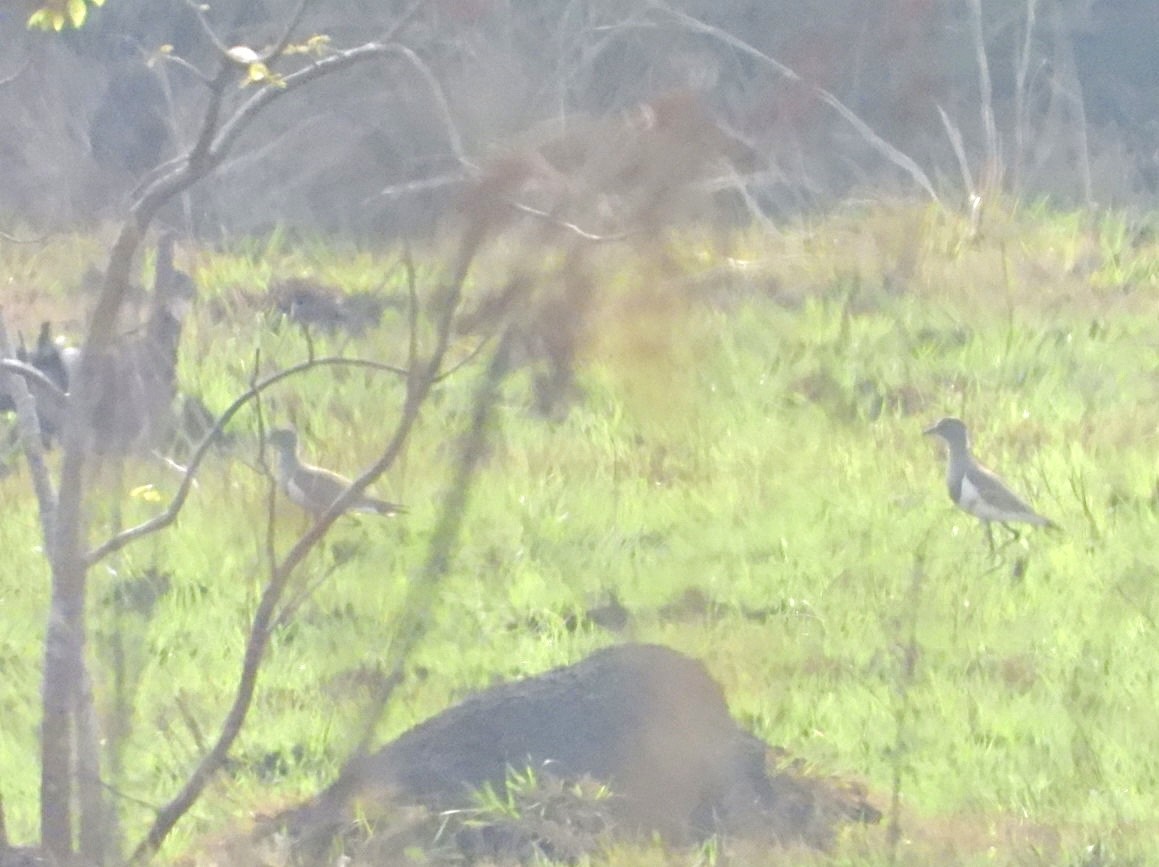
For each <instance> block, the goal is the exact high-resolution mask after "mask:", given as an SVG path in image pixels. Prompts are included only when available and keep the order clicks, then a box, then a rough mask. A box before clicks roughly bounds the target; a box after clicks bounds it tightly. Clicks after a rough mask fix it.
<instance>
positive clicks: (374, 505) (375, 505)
mask: <svg viewBox="0 0 1159 867" xmlns="http://www.w3.org/2000/svg"><path fill="white" fill-rule="evenodd" d="M366 505H367V506H369V507H370V508H371V509H372V510H374V512H375V513H377V514H379V515H386V516H387V517H390V516H391V515H405V514H406V506H400V505H399V504H398V503H388V502H387V501H386V500H375V499H370V498H367V501H366Z"/></svg>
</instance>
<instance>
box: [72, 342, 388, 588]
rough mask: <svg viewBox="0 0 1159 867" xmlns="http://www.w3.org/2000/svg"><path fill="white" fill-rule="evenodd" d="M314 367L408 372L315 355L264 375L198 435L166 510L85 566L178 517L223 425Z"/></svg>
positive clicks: (96, 552) (109, 543) (97, 551)
mask: <svg viewBox="0 0 1159 867" xmlns="http://www.w3.org/2000/svg"><path fill="white" fill-rule="evenodd" d="M315 367H362V368H368V369H371V370H381V371H385V372H387V373H393V374H397V375H398V376H404V377H405V376H406V375H407V372H406V371H405V370H403V369H401V368H398V367H393V366H391V365H389V364H382V363H381V362H377V361H370V360H368V359H365V358H339V357H326V358H315V359H311V360H309V361H304V362H302V363H301V364H295V365H294V366H292V367H287V368H286V369H285V370H281V371H278V372H277V373H275V374H272V375H270V376H268V377H266V378H265V379H263V380H260V381H259V382H257V383H255V384H254V385H252V386H251V387H250V388H249V389H248V390H247V391H246V392H245V393H244V394H242V395H241V396H240V397H238V398H236V399H235V400H234V401H233V403H231V404H230V405H229V406H228V407H227V408H226V410H225V412H223V413H222V414H221V415H220V416H218V418H217V421H215V422H214V424H213V427H212V428H210V429H209V432H208V433H206V434H205V436H204V437H202V438H201V442H200V443H198V445H197V448H196V449H194V452H193V457H192V458H191V459H190V461H189V463H188V464H187V466H186V468H185V472H184V474H183V476H182V478H181V484H180V485H179V486H178V488H177V492H176V493H175V494H174V495H173V499H172V500H170V501H169V505H168V506H166V507H165V509H164V510H163V511H162V512H160V513H158V514H156V515H154V516H153V517H152V518H149V519H148V520H147V521H144V522H142V523H140V524H138V525H136V526H135V527H129V528H128V529H126V530H122V531H121V532H119V533H117V534H116V535H115V536H112V537H110V538H109V539H107V540H105V541H104V542H103V543H101V544H100V545H98V546H97V547H96V548H94V549H93V550H91V551H90V552H89V553H88V554H87V555H86V557H85V566H86V568H91V567H92V566H94V565H96V564H97V563H99V562H100V561H101V560H103V559H104V558H105V557H108V556H109V555H110V554H113V553H115V552H117V551H120V550H121V549H122V548H124V547H125V546H126V545H128V544H130V543H132V542H135V541H136V540H138V539H142V538H144V537H145V536H149V535H152V534H153V533H156V532H157V531H158V530H163V529H165V528H166V527H168V526H169V525H170V524H172V523H173V522H174V521H176V520H177V516H178V515H180V514H181V509H182V508H183V507H184V505H185V501H186V500H187V499H188V497H189V492H190V491H191V490H192V489H193V483H194V479H195V478H196V476H197V471H198V470H199V469H200V467H201V463H202V461H203V460H205V456H206V455H207V454H208V453H209V449H210V448H211V447H212V445H213V443H214V441H215V440H216V439H217V438H218V437H219V436H220V435H221V434H222V433H223V432H224V431H225V428H226V426H227V425H228V424H229V423H230V421H231V420H232V419H233V417H234V416H235V415H237V414H238V413H239V412H240V411H241V410H242V409H243V408H244V407H245V406H246V404H248V403H249V402H250V401H252V400H254V399H255V398H257V397H258V396H259V395H261V394H262V392H264V391H266V390H267V389H269V388H271V387H272V386H274V385H277V384H278V383H279V382H281V381H282V380H284V379H288V378H289V377H292V376H296V375H298V374H300V373H302V372H303V371H306V370H311V369H312V368H315Z"/></svg>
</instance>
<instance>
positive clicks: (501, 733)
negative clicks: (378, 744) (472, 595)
mask: <svg viewBox="0 0 1159 867" xmlns="http://www.w3.org/2000/svg"><path fill="white" fill-rule="evenodd" d="M769 756H770V750H769V748H768V746H767V745H766V744H765V743H764V742H762V741H760V740H759V739H757V738H755V737H753V736H752V735H750V734H748V733H747V732H745V731H743V730H742V729H741V728H740V727H739V726H737V724H736V723H735V722H734V721H733V719H732V718H731V717H730V716H729V713H728V707H727V705H726V704H725V700H724V695H723V693H722V692H721V689H720V687H719V685H717V683H716V682H715V681H714V680H713V679H712V678H711V677H710V676H709V675H708V672H707V671H706V670H705V669H704V667H703V666H702V665H701V664H700V663H699V662H697V661H695V660H693V659H690V658H688V657H686V656H683V655H681V654H680V653H677V652H676V651H674V650H670V649H668V648H665V647H660V646H656V645H647V644H629V645H623V646H619V647H613V648H608V649H606V650H601V651H599V652H597V653H594V654H592V655H591V656H590V657H588V658H587V659H585V660H583V661H581V662H579V663H577V664H575V665H570V666H565V667H563V668H558V669H555V670H553V671H549V672H547V673H545V674H542V675H539V676H536V677H531V678H528V679H526V680H521V681H515V682H512V683H505V684H501V685H498V686H495V687H492V688H490V689H488V690H486V691H484V692H481V693H479V694H478V695H475V696H473V697H471V698H469V699H467V700H466V701H464V702H463V703H461V704H459V705H457V706H455V707H452V708H449V709H448V710H446V711H444V712H443V713H441V714H439V715H438V716H435V717H433V718H432V719H429V720H427V721H426V722H424V723H421V724H420V725H418V726H416V727H415V728H413V729H411V730H410V731H408V732H406V733H405V734H403V735H402V736H401V737H400V738H398V739H397V740H396V741H394V742H393V743H390V744H388V745H387V746H385V747H383V748H382V749H381V750H379V751H378V752H376V753H374V754H371V755H369V756H364V757H361V758H358V759H356V760H354V761H352V762H351V763H350V764H349V765H348V766H347V767H346V768H345V769H344V770H343V772H342V774H341V775H340V777H339V779H338V780H337V782H335V783H334V784H333V785H332V786H331V787H330V788H329V789H327V790H326V791H325V792H323V793H322V794H321V795H319V796H318V797H317V798H316V799H314V800H313V801H311V802H309V803H307V804H305V805H303V806H301V807H299V808H297V809H295V810H293V811H290V812H289V813H287V814H284V815H283V816H282V817H280V818H279V820H278V821H277V825H278V827H282V828H284V829H285V831H286V832H287V837H286V838H284V839H289V840H292V841H294V845H295V849H296V851H297V854H298V857H299V860H300V862H303V863H312V862H313V861H314V860H315V859H316V858H325V857H332V856H333V853H334V851H335V846H342V848H345V849H346V851H348V852H349V851H352V850H357V849H359V848H361V847H364V846H365V845H367V844H368V842H369V841H372V840H373V838H374V836H375V835H374V833H373V832H372V833H369V834H368V833H367V832H366V823H365V821H363V822H362V823H361V825H360V828H361V830H360V831H359V832H358V833H357V834H354V835H352V833H351V832H352V829H353V828H354V817H355V816H356V815H357V816H359V817H361V818H363V819H364V818H365V817H366V816H368V815H371V816H388V815H390V814H391V812H392V811H393V812H394V813H395V814H396V815H397V812H398V807H399V806H400V805H408V804H409V805H414V804H417V805H421V806H423V807H425V808H427V809H428V810H432V811H442V810H464V809H467V810H471V809H475V810H477V809H478V808H479V805H480V803H481V800H480V798H479V795H478V792H479V791H480V790H483V791H485V792H489V793H490V797H491V798H492V799H493V800H495V801H496V802H497V803H498V805H499V806H500V807H502V808H503V809H500V810H498V811H497V812H504V811H506V812H507V813H508V814H509V815H508V816H507V818H508V819H511V818H512V817H515V816H523V817H524V818H526V813H525V811H521V809H520V795H521V794H526V792H527V791H528V790H534V792H535V795H534V797H530V798H525V799H524V800H525V801H526V802H527V803H534V804H542V803H545V801H546V799H545V798H544V796H543V793H544V791H549V792H556V793H562V794H561V795H560V797H559V798H557V799H556V802H558V803H559V804H563V805H565V806H562V807H560V809H559V810H556V811H555V814H553V817H552V822H553V823H554V824H553V825H552V826H551V827H553V828H558V827H567V828H569V833H570V832H571V830H574V828H572V826H573V825H575V822H573V821H572V820H573V819H574V818H575V816H577V815H579V816H582V817H584V818H583V820H582V821H581V822H579V824H580V825H581V826H583V828H585V829H587V830H588V831H591V833H590V834H588V836H589V837H590V838H591V841H592V845H596V844H597V843H598V840H599V839H601V838H602V837H604V836H605V835H606V834H607V833H610V832H611V830H612V829H615V832H616V833H617V834H625V833H627V834H631V833H637V832H644V833H653V832H658V833H660V834H661V835H663V836H664V837H665V838H666V839H668V840H669V841H672V842H687V841H692V840H696V839H700V838H703V837H706V836H708V835H711V834H713V833H718V832H723V833H726V834H736V835H743V836H750V837H759V838H761V839H767V840H770V841H779V842H785V843H789V842H805V843H807V844H810V845H814V846H824V845H825V844H826V842H827V841H828V840H829V838H830V836H831V834H832V831H833V829H834V827H835V826H836V824H838V823H840V822H841V821H848V820H862V821H875V820H876V818H877V816H878V814H877V812H876V811H875V810H874V809H873V808H872V807H869V806H868V805H867V804H866V803H865V801H864V798H863V797H862V796H861V793H859V792H850V791H847V790H842V789H841V788H840V787H837V786H834V785H832V784H830V783H828V782H827V781H824V780H818V779H815V778H809V777H807V776H805V775H804V774H803V773H801V772H800V771H799V770H797V769H794V768H792V767H791V766H787V767H779V768H778V767H773V768H770V767H769V765H770V761H769ZM513 779H514V780H517V781H519V783H518V785H511V784H510V783H511V781H512V780H513ZM592 781H599V782H600V783H605V784H606V787H607V789H606V790H607V791H610V792H611V793H612V794H611V795H610V796H609V797H586V796H584V795H583V793H591V792H592V791H593V787H592V786H591V785H590V784H591V782H592ZM596 788H597V789H598V788H599V787H598V786H597V787H596ZM565 796H566V797H565ZM485 801H486V796H485V797H484V799H483V801H482V802H485ZM568 803H571V804H572V805H573V808H574V809H573V811H572V814H571V817H570V818H569V817H568V815H566V814H567V813H568V809H567V807H566V804H568ZM387 805H391V809H390V810H388V809H386V806H387ZM580 805H582V806H580ZM492 812H496V811H492ZM593 816H598V818H593ZM542 818H543V817H542V816H541V817H540V819H542ZM541 824H542V823H541ZM481 825H486V823H481V822H478V821H476V822H474V823H473V824H472V835H468V837H462V835H460V836H461V839H460V849H461V851H460V857H462V856H464V855H465V856H467V857H468V858H469V859H470V857H471V854H472V853H471V851H470V850H472V849H474V848H475V847H476V846H477V845H479V840H480V833H482V832H480V831H479V828H480V826H481ZM486 827H489V828H490V829H491V834H492V837H496V836H497V837H498V838H501V839H503V840H507V839H511V840H514V841H515V842H516V843H517V845H515V847H514V849H515V851H512V852H511V854H515V852H517V851H527V850H528V847H529V846H532V848H534V846H533V845H532V844H533V843H534V841H533V840H529V839H528V838H529V837H535V834H534V833H528V832H527V828H528V827H529V826H528V824H527V823H526V822H523V823H522V824H520V823H518V822H515V823H512V822H510V821H508V822H506V823H505V824H504V823H496V822H492V823H491V824H490V825H486ZM592 829H594V830H592ZM381 836H382V835H381V834H380V835H379V837H380V838H381ZM390 836H393V831H392V833H391V834H390ZM401 836H402V838H407V839H406V842H407V845H413V844H414V843H415V840H414V839H413V836H412V835H411V834H403V835H401ZM483 836H484V837H485V836H486V835H485V834H484V835H483ZM336 841H344V842H336ZM374 848H375V849H376V850H377V851H376V855H377V857H379V858H380V857H381V855H382V852H381V839H380V840H379V843H378V844H376V845H375V847H374ZM509 851H510V850H509ZM540 851H541V852H542V846H541V847H540ZM323 853H329V856H326V855H323ZM569 855H572V856H573V857H574V853H573V852H569ZM356 860H359V859H357V858H356Z"/></svg>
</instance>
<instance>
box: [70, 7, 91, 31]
mask: <svg viewBox="0 0 1159 867" xmlns="http://www.w3.org/2000/svg"><path fill="white" fill-rule="evenodd" d="M88 14H89V7H88V4H87V3H85V0H68V18H69V21H70V22H72V26H73V27H75V28H77V29H80V28H81V27H83V26H84V23H85V18H86V17H87V16H88Z"/></svg>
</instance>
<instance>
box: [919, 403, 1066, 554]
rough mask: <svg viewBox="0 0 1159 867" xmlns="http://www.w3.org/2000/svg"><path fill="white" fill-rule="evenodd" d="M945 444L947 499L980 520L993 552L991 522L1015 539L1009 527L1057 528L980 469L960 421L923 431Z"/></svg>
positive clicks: (990, 473)
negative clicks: (1004, 529)
mask: <svg viewBox="0 0 1159 867" xmlns="http://www.w3.org/2000/svg"><path fill="white" fill-rule="evenodd" d="M922 433H923V434H925V435H926V436H929V435H933V436H937V437H940V438H941V439H943V440H945V442H946V446H947V447H948V452H949V458H948V460H947V463H946V485H947V487H948V488H949V490H950V499H951V500H953V501H954V503H955V504H956V505H957V506H958V507H959V508H961V509H962V510H964V511H966V512H969V513H970V514H971V515H974V516H975V517H977V518H980V519H981V520H982V523H983V524H984V525H985V527H986V540H987V541H988V542H989V544H990V550H991V551H993V550H994V535H993V532H992V530H991V528H990V523H991V522H992V521H998V522H999V523H1000V524H1002V525H1003V526H1004V527H1006V529H1007V530H1009V531H1010V532H1011V533H1013V534H1014V535H1015V537H1017V535H1018V533H1017V531H1016V530H1014V529H1013V528H1012V527H1009V526H1007V525H1008V524H1010V523H1023V524H1033V525H1035V526H1037V527H1048V528H1057V527H1058V525H1057V524H1055V523H1054V521H1052V520H1050V519H1049V518H1045V517H1043V516H1042V515H1040V514H1038V513H1037V512H1036V511H1034V509H1032V508H1031V507H1030V506H1029V505H1027V504H1026V503H1025V502H1024V501H1023V500H1022V499H1021V498H1020V497H1019V496H1018V495H1017V494H1015V493H1014V492H1013V491H1012V490H1010V488H1009V487H1008V486H1007V485H1006V483H1005V482H1004V481H1002V479H1001V478H999V477H998V475H997V474H996V473H994V472H993V471H991V470H989V469H987V468H986V467H984V466H982V464H980V463H978V461H977V460H976V459H975V458H974V455H973V454H972V453H971V452H970V435H969V433H968V432H967V430H966V425H965V424H964V423H963V422H962V420H961V419H957V418H943V419H942V420H941V421H939V422H938V423H937V424H935V425H933V426H932V427H930V428H927V429H926V430H924V431H922Z"/></svg>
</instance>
